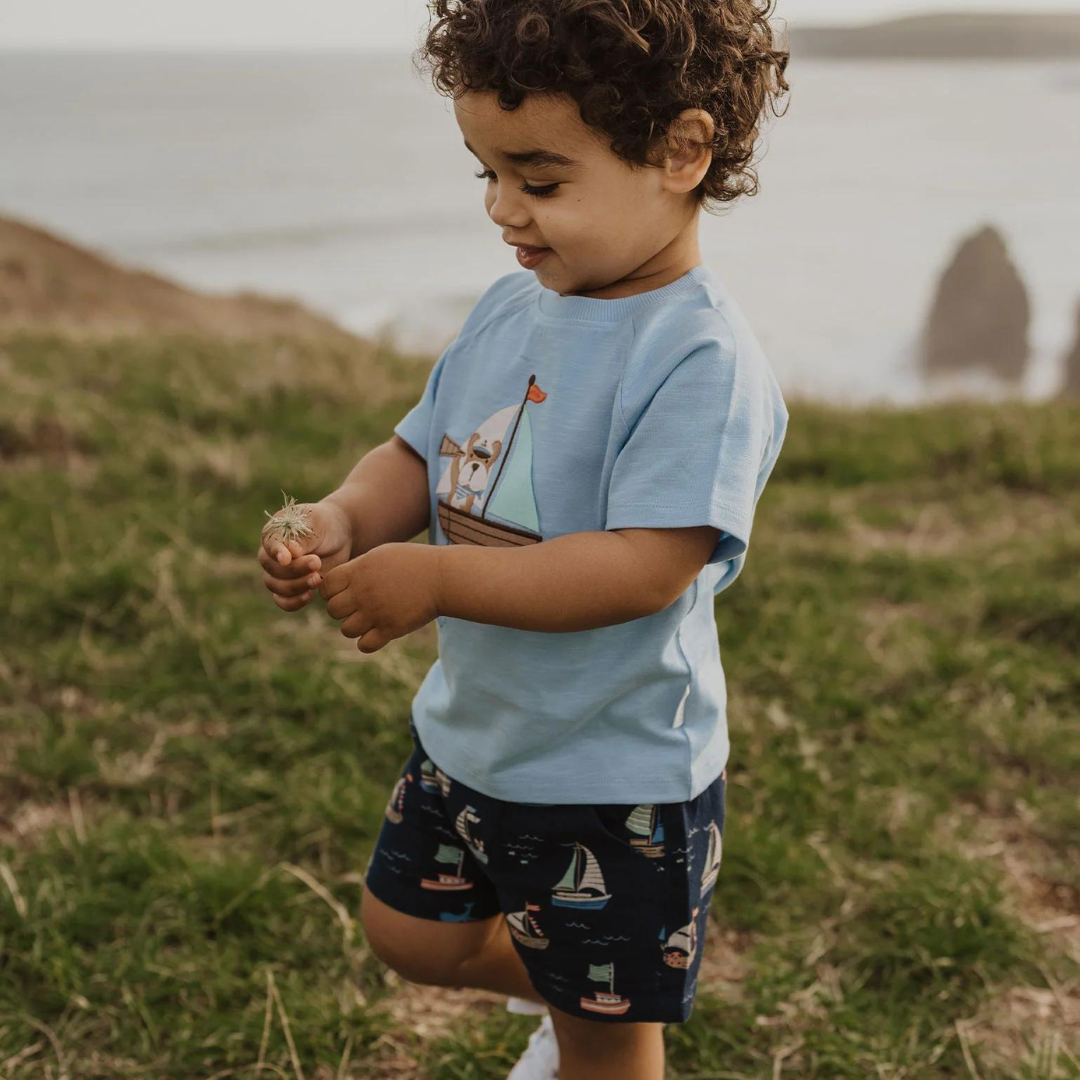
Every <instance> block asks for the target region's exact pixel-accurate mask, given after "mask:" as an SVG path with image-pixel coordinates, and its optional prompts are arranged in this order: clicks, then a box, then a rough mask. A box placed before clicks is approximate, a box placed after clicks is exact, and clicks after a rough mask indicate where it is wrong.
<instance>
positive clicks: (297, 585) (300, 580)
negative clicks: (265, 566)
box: [263, 573, 322, 596]
mask: <svg viewBox="0 0 1080 1080" xmlns="http://www.w3.org/2000/svg"><path fill="white" fill-rule="evenodd" d="M321 583H322V578H320V577H319V575H318V574H309V575H308V576H307V577H297V578H278V577H274V575H273V574H267V573H264V574H263V584H264V585H265V586H266V587H267V588H268V589H269V590H270V591H271V592H272V593H274V594H275V595H277V596H299V595H300V594H301V593H303V592H310V591H311V590H312V589H315V588H317V587H318V586H319V585H320V584H321Z"/></svg>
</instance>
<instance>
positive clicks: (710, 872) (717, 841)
mask: <svg viewBox="0 0 1080 1080" xmlns="http://www.w3.org/2000/svg"><path fill="white" fill-rule="evenodd" d="M723 848H724V838H723V836H721V834H720V830H719V829H718V828H717V827H716V822H715V821H710V822H709V850H708V853H707V854H706V856H705V866H704V867H703V868H702V871H701V891H702V892H708V890H709V889H711V888H712V887H713V885H714V884H715V882H716V875H717V874H719V873H720V857H721V855H722V854H723Z"/></svg>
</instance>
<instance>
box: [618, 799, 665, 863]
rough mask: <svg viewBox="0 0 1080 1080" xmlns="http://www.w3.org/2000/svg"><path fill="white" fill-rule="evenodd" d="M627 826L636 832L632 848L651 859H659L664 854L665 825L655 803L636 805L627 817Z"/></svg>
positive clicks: (631, 843)
mask: <svg viewBox="0 0 1080 1080" xmlns="http://www.w3.org/2000/svg"><path fill="white" fill-rule="evenodd" d="M626 827H627V828H628V829H629V830H630V831H631V832H632V833H636V836H635V838H634V839H633V840H631V841H630V846H631V847H632V848H636V849H637V850H638V851H640V852H641V854H642V855H647V856H648V857H649V858H650V859H659V858H660V857H661V856H662V855H663V854H664V825H663V822H661V821H660V814H659V809H658V807H657V806H656V804H655V803H653V804H651V805H649V804H647V805H644V806H636V807H634V810H633V812H632V813H631V814H630V816H629V817H628V818H627V819H626Z"/></svg>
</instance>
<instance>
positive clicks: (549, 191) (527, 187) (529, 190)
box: [474, 169, 559, 199]
mask: <svg viewBox="0 0 1080 1080" xmlns="http://www.w3.org/2000/svg"><path fill="white" fill-rule="evenodd" d="M474 175H475V176H476V178H477V180H494V179H495V174H494V173H493V172H492V171H491V170H490V169H485V170H484V171H483V172H478V173H475V174H474ZM558 189H559V185H558V184H545V185H544V186H543V187H533V186H532V184H522V185H521V190H522V191H524V192H525V194H526V195H535V196H536V197H537V198H538V199H546V198H547V197H548V196H549V195H554V194H555V192H556V191H557V190H558Z"/></svg>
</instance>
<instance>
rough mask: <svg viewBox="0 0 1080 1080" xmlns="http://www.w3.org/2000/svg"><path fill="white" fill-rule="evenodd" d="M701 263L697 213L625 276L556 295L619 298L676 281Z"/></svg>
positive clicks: (650, 290)
mask: <svg viewBox="0 0 1080 1080" xmlns="http://www.w3.org/2000/svg"><path fill="white" fill-rule="evenodd" d="M700 263H701V248H700V246H699V245H698V230H697V216H696V215H695V217H694V220H693V222H692V223H691V224H690V225H689V226H688V227H687V228H685V229H683V230H682V231H681V232H680V233H679V234H678V236H676V237H675V239H674V240H672V241H671V243H670V244H667V245H666V246H665V247H662V248H661V249H660V250H659V251H658V252H656V254H655V255H652V256H650V257H649V258H648V259H646V261H645V262H643V263H642V264H641V265H640V266H639V267H637V269H635V270H632V271H631V272H630V273H629V274H627V275H626V276H625V277H621V278H619V280H618V281H613V282H611V284H609V285H602V286H600V287H599V288H597V289H589V290H588V291H587V292H569V293H560V294H559V295H560V296H591V297H592V298H593V299H596V300H619V299H621V298H622V297H624V296H637V295H638V294H639V293H645V292H652V291H653V290H655V289H662V288H663V287H664V286H665V285H670V284H671V283H672V282H673V281H678V279H679V278H681V277H682V276H683V275H684V274H687V273H689V272H690V271H691V270H693V269H694V267H695V266H698V265H699V264H700Z"/></svg>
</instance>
